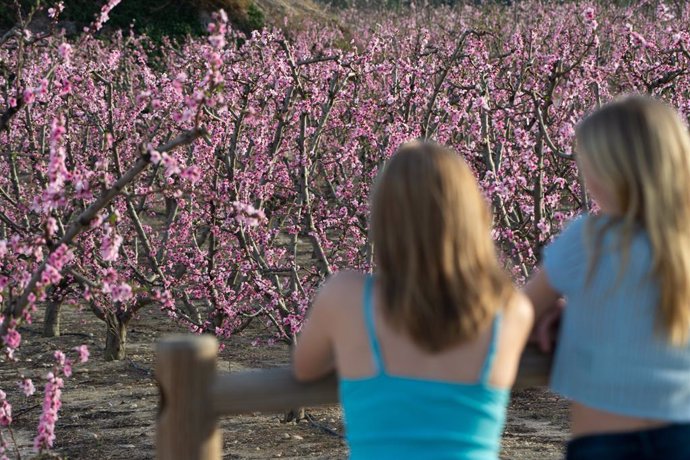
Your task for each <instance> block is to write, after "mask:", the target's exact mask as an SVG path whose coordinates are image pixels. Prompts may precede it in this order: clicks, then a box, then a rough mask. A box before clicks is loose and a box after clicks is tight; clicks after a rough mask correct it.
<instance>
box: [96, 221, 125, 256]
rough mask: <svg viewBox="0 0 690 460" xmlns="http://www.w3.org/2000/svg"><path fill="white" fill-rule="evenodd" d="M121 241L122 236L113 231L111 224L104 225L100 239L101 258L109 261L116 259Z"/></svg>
mask: <svg viewBox="0 0 690 460" xmlns="http://www.w3.org/2000/svg"><path fill="white" fill-rule="evenodd" d="M122 241H123V238H122V237H121V236H120V235H118V234H117V233H115V229H114V228H113V226H108V227H106V229H105V233H104V234H103V238H102V239H101V258H102V259H103V260H105V261H109V262H112V261H115V260H117V258H118V256H119V253H120V246H121V245H122Z"/></svg>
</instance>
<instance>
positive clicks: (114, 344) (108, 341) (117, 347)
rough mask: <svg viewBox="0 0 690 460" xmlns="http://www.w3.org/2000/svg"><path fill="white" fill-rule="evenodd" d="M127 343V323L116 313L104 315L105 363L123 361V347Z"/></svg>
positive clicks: (124, 354) (124, 353) (124, 352)
mask: <svg viewBox="0 0 690 460" xmlns="http://www.w3.org/2000/svg"><path fill="white" fill-rule="evenodd" d="M126 343H127V323H126V322H124V321H123V320H122V319H121V318H120V317H119V316H118V315H117V314H116V313H111V312H108V313H106V315H105V352H104V356H103V357H104V358H105V360H106V361H119V360H122V359H125V356H126V355H127V354H126V351H125V345H126Z"/></svg>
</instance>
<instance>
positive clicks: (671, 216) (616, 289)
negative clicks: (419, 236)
mask: <svg viewBox="0 0 690 460" xmlns="http://www.w3.org/2000/svg"><path fill="white" fill-rule="evenodd" d="M576 136H577V139H576V141H577V145H576V151H577V157H578V164H579V167H580V169H581V171H582V173H583V175H584V178H585V183H586V186H587V189H588V191H589V193H590V194H591V196H592V197H593V198H594V200H595V201H596V202H597V204H598V205H599V208H600V210H601V212H600V213H599V214H597V215H592V214H588V215H584V216H581V217H580V218H578V219H576V220H575V221H573V222H572V223H571V224H570V225H569V226H568V227H567V228H566V229H565V230H564V231H563V232H562V233H561V234H560V235H559V236H558V237H557V238H556V239H555V240H554V241H553V242H552V243H551V244H550V245H549V246H548V247H547V248H546V249H545V251H544V258H543V266H542V269H541V270H540V271H538V272H537V274H536V275H534V277H533V278H532V279H531V280H530V281H529V283H528V284H527V285H526V287H525V290H524V292H525V293H526V294H527V295H528V297H529V298H530V299H531V300H532V302H533V303H534V306H535V310H536V317H537V318H538V319H539V320H538V325H537V328H536V330H537V336H538V338H539V342H540V344H541V346H542V348H544V349H549V348H550V347H551V343H552V340H553V332H552V331H553V327H552V326H553V325H554V323H555V321H556V320H560V331H559V333H558V338H557V341H556V343H557V350H556V355H555V361H554V367H553V370H552V374H551V387H552V388H553V390H554V391H556V392H557V393H560V394H561V395H564V396H566V397H568V398H569V399H571V401H572V405H571V431H572V436H573V437H574V439H573V440H572V441H571V442H570V443H569V444H568V449H567V458H569V459H590V458H592V459H593V458H602V459H603V458H605V459H609V460H623V459H666V460H673V459H688V458H690V346H689V344H688V338H689V336H690V136H689V135H688V131H687V128H686V126H685V125H684V124H683V122H682V121H681V119H680V117H679V116H678V114H677V113H676V112H675V111H674V110H673V109H672V108H670V107H669V106H667V105H666V104H664V103H662V102H660V101H657V100H655V99H652V98H648V97H641V96H633V97H627V98H625V99H622V100H618V101H615V102H613V103H610V104H608V105H606V106H603V107H602V108H600V109H599V110H597V111H595V112H594V113H592V114H591V115H590V116H589V117H587V118H586V119H585V120H584V121H582V122H581V123H580V125H579V126H578V128H577V131H576ZM561 296H564V297H565V306H564V307H555V308H554V307H553V305H554V304H555V303H556V302H557V301H558V299H559V297H561Z"/></svg>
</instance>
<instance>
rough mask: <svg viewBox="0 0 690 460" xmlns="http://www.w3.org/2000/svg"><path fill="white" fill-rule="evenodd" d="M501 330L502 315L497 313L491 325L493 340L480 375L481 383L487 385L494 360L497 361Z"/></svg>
mask: <svg viewBox="0 0 690 460" xmlns="http://www.w3.org/2000/svg"><path fill="white" fill-rule="evenodd" d="M500 330H501V313H497V314H496V316H494V319H493V322H492V324H491V339H490V342H489V349H488V350H487V352H486V357H485V358H484V365H483V366H482V370H481V373H480V374H479V382H480V383H487V382H488V381H489V377H490V376H491V369H492V368H493V364H494V360H495V359H496V349H497V343H498V336H499V335H500V334H499V333H500Z"/></svg>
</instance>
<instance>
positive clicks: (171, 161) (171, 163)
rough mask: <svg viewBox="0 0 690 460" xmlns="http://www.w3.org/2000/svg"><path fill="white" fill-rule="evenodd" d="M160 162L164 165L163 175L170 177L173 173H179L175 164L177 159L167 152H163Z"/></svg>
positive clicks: (178, 168)
mask: <svg viewBox="0 0 690 460" xmlns="http://www.w3.org/2000/svg"><path fill="white" fill-rule="evenodd" d="M161 162H162V163H163V166H164V167H165V177H170V176H172V175H174V174H179V173H180V167H179V166H178V164H177V160H176V159H175V158H173V157H171V156H170V155H168V154H167V153H164V154H163V156H162V160H161Z"/></svg>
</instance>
